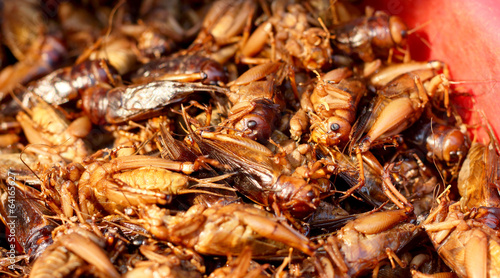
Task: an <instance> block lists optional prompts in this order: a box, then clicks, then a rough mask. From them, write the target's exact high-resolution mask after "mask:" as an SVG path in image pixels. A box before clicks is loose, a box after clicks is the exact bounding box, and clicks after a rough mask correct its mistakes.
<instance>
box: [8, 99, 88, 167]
mask: <svg viewBox="0 0 500 278" xmlns="http://www.w3.org/2000/svg"><path fill="white" fill-rule="evenodd" d="M30 107H32V108H31V109H29V110H27V113H25V112H19V113H18V114H17V117H16V119H17V121H18V122H19V123H20V125H21V127H22V128H23V131H24V134H25V136H26V138H27V139H28V141H29V142H30V143H31V144H33V145H34V147H36V149H45V153H46V155H48V156H49V157H50V156H51V155H53V154H55V156H59V157H61V158H63V159H66V160H69V161H75V162H80V161H82V160H83V158H85V157H86V156H87V155H89V153H90V151H89V147H88V145H87V143H85V142H84V141H83V139H82V138H84V137H85V136H87V135H88V134H89V132H90V129H91V127H92V125H91V123H90V121H89V119H88V118H87V117H86V116H83V117H80V118H78V119H76V120H74V121H73V122H71V123H69V121H68V120H67V119H66V118H65V117H64V116H63V115H62V114H61V113H60V112H59V111H57V110H56V109H55V108H54V107H52V106H51V105H50V104H48V103H46V102H45V101H43V100H42V99H37V100H36V101H35V104H34V105H30Z"/></svg>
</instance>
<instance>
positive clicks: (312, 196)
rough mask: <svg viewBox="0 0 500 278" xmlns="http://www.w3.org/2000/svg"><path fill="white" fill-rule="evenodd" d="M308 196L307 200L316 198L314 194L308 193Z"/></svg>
mask: <svg viewBox="0 0 500 278" xmlns="http://www.w3.org/2000/svg"><path fill="white" fill-rule="evenodd" d="M306 196H307V198H309V199H312V198H314V192H312V191H309V192H307V194H306Z"/></svg>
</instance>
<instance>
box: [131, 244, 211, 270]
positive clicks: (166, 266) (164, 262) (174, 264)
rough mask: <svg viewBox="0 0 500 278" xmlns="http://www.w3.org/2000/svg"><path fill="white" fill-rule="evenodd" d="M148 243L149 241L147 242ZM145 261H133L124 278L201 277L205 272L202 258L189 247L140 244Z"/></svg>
mask: <svg viewBox="0 0 500 278" xmlns="http://www.w3.org/2000/svg"><path fill="white" fill-rule="evenodd" d="M148 243H149V242H148ZM139 251H140V252H141V254H142V255H143V256H144V257H146V259H147V260H146V261H139V262H135V263H134V265H133V269H132V270H130V271H127V273H125V274H124V276H123V277H125V278H136V277H137V278H155V277H164V276H165V275H168V276H170V277H187V278H201V277H202V273H204V272H205V266H204V264H203V258H202V257H201V256H200V255H198V254H196V253H195V252H193V251H192V250H189V249H184V248H183V249H181V248H177V247H171V248H164V247H162V246H159V245H158V244H151V243H150V244H148V245H141V246H140V247H139Z"/></svg>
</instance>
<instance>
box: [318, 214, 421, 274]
mask: <svg viewBox="0 0 500 278" xmlns="http://www.w3.org/2000/svg"><path fill="white" fill-rule="evenodd" d="M407 218H408V215H407V212H406V211H405V210H392V211H383V212H375V213H372V214H367V215H365V216H361V217H359V218H357V219H355V220H352V221H350V222H348V223H347V224H346V225H345V226H344V227H343V228H342V229H340V231H338V233H337V235H336V236H330V237H328V238H327V242H326V243H325V244H324V245H323V248H324V250H325V251H326V253H327V256H328V257H329V258H330V260H331V262H330V265H329V267H330V268H333V269H334V270H333V272H334V273H335V277H357V276H360V275H362V274H366V273H367V272H369V271H370V270H372V269H374V268H375V267H376V266H377V265H378V264H379V262H380V261H382V260H384V259H387V258H389V259H390V260H391V261H392V260H396V261H397V262H398V264H402V262H401V261H400V260H399V258H398V257H397V256H396V254H395V253H397V252H398V251H399V250H400V249H401V248H403V247H404V246H405V245H406V244H407V243H408V242H410V240H411V239H412V238H413V237H414V236H415V235H416V234H417V231H418V230H417V229H416V226H415V225H414V224H411V223H409V222H406V219H407ZM402 267H404V265H402ZM322 271H325V272H326V271H327V270H326V269H324V270H322Z"/></svg>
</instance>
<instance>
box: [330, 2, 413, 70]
mask: <svg viewBox="0 0 500 278" xmlns="http://www.w3.org/2000/svg"><path fill="white" fill-rule="evenodd" d="M407 31H408V28H407V27H406V24H405V23H404V22H403V20H402V19H401V18H400V17H398V16H389V15H388V14H386V13H384V12H382V11H377V12H375V14H374V15H373V16H366V17H359V18H356V19H354V20H353V21H351V22H348V23H345V24H342V25H340V26H337V27H335V28H334V30H333V33H334V34H335V37H334V39H333V43H334V44H335V46H336V47H337V48H339V49H340V50H341V51H343V52H344V53H346V54H348V55H353V54H354V55H356V56H358V57H359V58H360V59H362V60H363V61H365V62H369V61H373V60H374V59H375V56H376V55H377V56H378V55H382V56H386V55H387V53H388V51H389V49H391V48H393V47H396V46H404V45H405V43H406V36H407Z"/></svg>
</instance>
